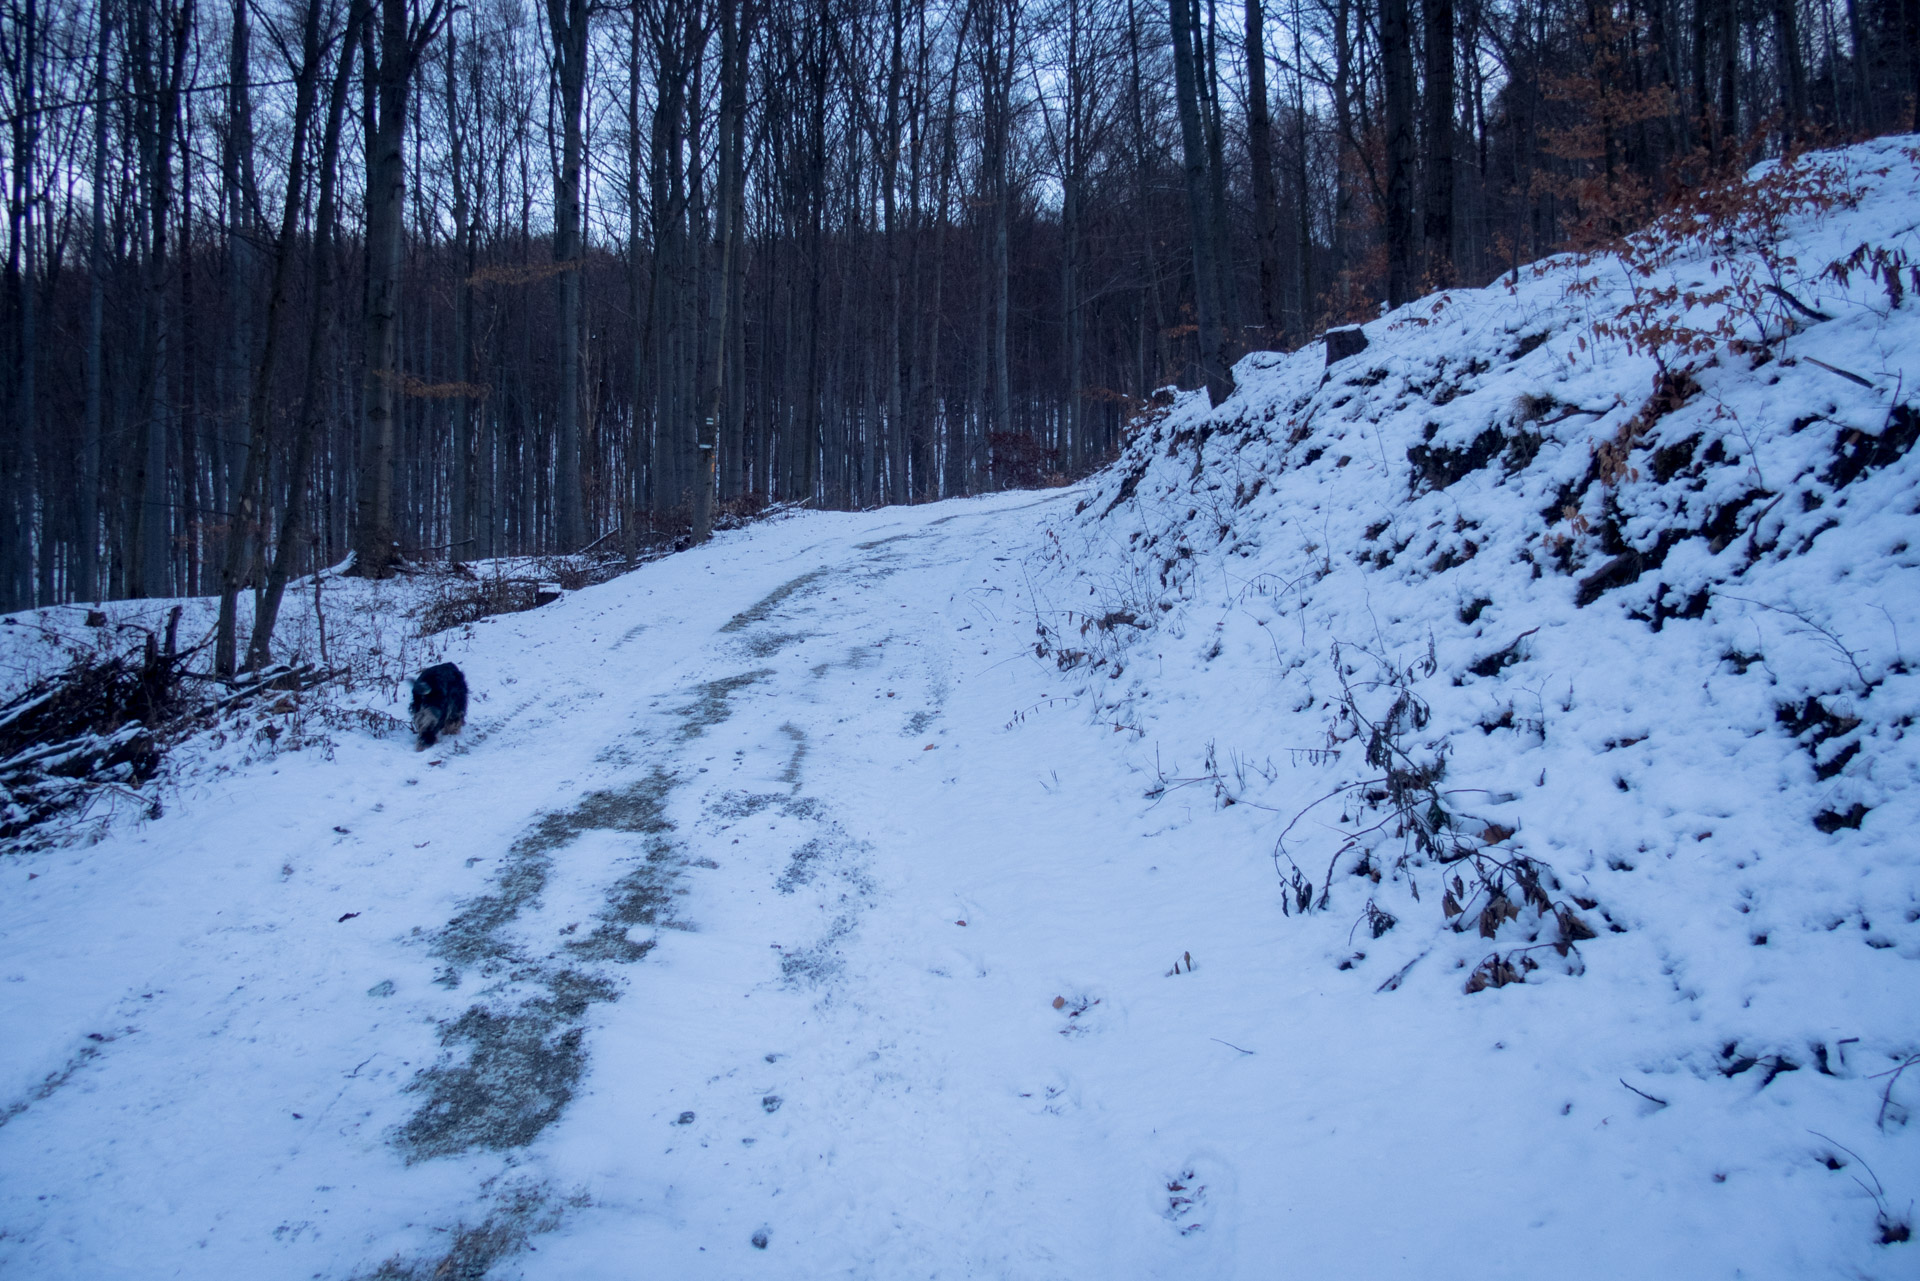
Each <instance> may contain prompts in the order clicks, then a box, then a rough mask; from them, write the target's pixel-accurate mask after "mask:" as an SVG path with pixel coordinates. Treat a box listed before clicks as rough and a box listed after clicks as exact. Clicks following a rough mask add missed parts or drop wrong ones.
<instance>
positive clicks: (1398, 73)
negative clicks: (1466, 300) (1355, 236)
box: [1380, 0, 1414, 307]
mask: <svg viewBox="0 0 1920 1281" xmlns="http://www.w3.org/2000/svg"><path fill="white" fill-rule="evenodd" d="M1380 46H1381V48H1380V56H1381V61H1382V63H1383V67H1382V72H1383V78H1384V80H1385V82H1386V84H1385V88H1386V99H1387V102H1386V108H1387V304H1388V305H1389V306H1392V307H1399V306H1402V305H1404V304H1405V303H1407V302H1408V301H1410V300H1411V299H1412V298H1413V285H1414V277H1413V160H1414V139H1413V107H1414V103H1413V38H1412V33H1411V32H1410V31H1409V30H1408V17H1407V0H1381V7H1380Z"/></svg>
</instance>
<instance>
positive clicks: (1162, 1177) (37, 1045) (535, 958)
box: [0, 492, 1232, 1278]
mask: <svg viewBox="0 0 1920 1281" xmlns="http://www.w3.org/2000/svg"><path fill="white" fill-rule="evenodd" d="M1071 496H1072V495H1071V494H1070V493H1067V492H1063V493H1055V494H1044V495H1034V494H1013V495H1004V496H1000V497H997V498H994V499H990V500H981V501H974V502H967V503H959V504H943V505H940V506H938V507H927V508H919V509H912V510H906V511H891V512H879V513H869V514H865V515H859V516H808V517H805V518H802V519H799V520H794V521H789V522H786V523H783V524H777V525H773V526H768V527H761V528H759V529H756V530H752V531H748V532H745V533H740V534H734V535H728V536H723V537H722V538H721V539H719V540H718V541H717V542H716V543H715V544H714V545H713V546H711V547H708V548H703V549H700V550H697V551H695V552H692V553H688V554H685V555H681V556H677V557H673V558H670V559H669V560H667V561H664V562H660V563H657V564H654V565H651V566H648V567H645V568H644V569H643V570H641V571H640V572H637V573H635V574H632V575H629V576H627V577H625V578H622V579H620V580H618V581H616V582H614V583H611V584H608V585H606V586H604V587H601V588H597V589H591V590H588V591H585V592H582V593H579V594H577V595H575V596H572V597H569V598H568V599H566V600H565V601H563V602H561V603H560V604H558V605H555V606H551V607H548V608H546V609H543V610H540V611H537V612H535V613H532V614H526V615H518V616H511V617H506V618H499V619H493V620H489V621H488V622H487V623H485V624H482V625H480V626H478V627H477V628H475V629H474V633H475V634H474V638H473V640H472V641H471V642H470V644H468V645H467V647H466V648H465V651H464V652H461V650H460V648H459V647H456V649H455V653H454V655H453V656H454V657H455V658H457V659H458V661H460V662H461V663H462V664H463V665H464V666H465V667H466V669H467V671H468V673H469V677H470V679H471V681H472V684H473V686H474V688H475V689H476V691H478V692H479V694H480V698H479V700H478V701H477V702H476V706H475V710H474V716H473V720H472V725H471V727H470V729H469V732H468V734H467V735H466V736H465V742H464V743H462V744H460V746H459V747H457V748H456V749H455V750H454V751H452V752H449V753H429V754H426V755H424V756H416V755H413V754H410V753H407V752H406V751H405V749H404V745H403V744H400V743H398V742H396V741H393V740H386V741H379V740H373V739H368V738H365V737H364V736H359V735H352V734H347V735H342V736H339V737H340V741H339V742H338V744H337V746H336V748H335V750H334V752H333V753H332V757H333V759H331V760H325V759H321V758H320V756H319V754H318V753H314V752H307V753H298V754H289V755H283V756H281V757H280V758H279V759H278V760H277V761H276V762H275V765H274V767H273V769H272V771H271V772H268V771H267V770H266V769H264V768H263V769H261V770H259V771H257V772H256V773H254V774H251V775H240V776H235V777H231V778H228V779H225V780H222V781H220V782H218V783H215V784H205V785H201V786H199V787H197V788H196V790H195V792H194V794H192V795H190V796H187V797H184V798H183V799H182V801H181V802H180V803H179V804H178V805H176V807H175V809H174V812H173V813H172V814H170V815H169V816H168V817H167V818H165V819H163V820H162V821H160V822H158V823H154V824H150V825H147V826H146V827H144V828H140V829H133V830H128V831H126V832H123V833H122V834H121V835H119V836H117V837H115V838H114V839H112V840H110V841H109V842H107V843H104V844H102V845H100V846H96V847H93V848H91V849H87V850H79V851H68V852H64V853H60V854H54V855H48V856H41V857H40V860H39V861H38V862H36V863H35V864H34V866H36V867H39V868H40V869H41V870H40V872H39V873H37V874H36V875H35V878H34V880H33V881H32V882H31V883H29V884H27V885H26V886H25V887H24V894H21V892H20V891H21V888H22V887H20V886H15V887H14V890H13V893H15V894H16V897H14V898H12V899H10V900H9V901H8V902H7V904H6V905H5V907H4V909H3V910H4V913H5V916H4V918H0V926H3V928H4V938H5V941H6V947H7V951H8V954H9V959H8V960H7V961H6V962H5V965H6V972H5V973H4V974H3V975H0V978H4V980H5V982H4V984H0V1002H4V1006H0V1011H3V1012H4V1014H5V1019H6V1022H7V1024H8V1025H9V1026H11V1027H14V1028H16V1029H23V1030H24V1031H25V1032H26V1035H24V1036H22V1037H20V1038H19V1039H18V1040H13V1038H11V1037H10V1038H8V1039H9V1040H12V1046H11V1048H10V1049H8V1050H6V1051H5V1052H4V1055H5V1058H4V1065H5V1068H6V1070H7V1072H8V1076H7V1078H6V1081H7V1085H8V1087H9V1090H10V1094H9V1096H8V1098H9V1103H8V1105H7V1106H6V1110H5V1116H6V1123H5V1124H4V1126H3V1127H0V1170H5V1171H6V1173H5V1174H4V1175H0V1198H3V1199H0V1213H3V1215H4V1217H3V1218H0V1223H3V1224H4V1230H3V1231H0V1270H5V1271H6V1272H8V1274H9V1275H22V1276H29V1275H30V1276H79V1275H86V1276H89V1277H95V1278H103V1277H114V1276H127V1277H136V1276H137V1277H156V1276H174V1275H182V1276H243V1275H250V1276H269V1275H273V1276H309V1275H311V1276H316V1277H336V1276H355V1275H360V1276H365V1275H385V1276H447V1275H459V1276H480V1275H483V1274H485V1273H486V1272H487V1271H488V1270H489V1269H495V1271H494V1274H495V1275H502V1274H511V1273H513V1272H515V1271H518V1272H521V1273H524V1275H527V1276H552V1277H567V1276H595V1275H603V1276H611V1275H649V1276H695V1275H710V1276H735V1275H743V1274H744V1273H745V1271H747V1270H756V1269H757V1270H762V1271H766V1272H768V1274H769V1275H787V1276H801V1275H826V1274H836V1275H837V1274H851V1275H861V1276H874V1277H899V1276H906V1275H980V1276H1000V1275H1007V1276H1013V1275H1019V1276H1041V1275H1051V1274H1058V1275H1063V1276H1065V1275H1089V1273H1088V1271H1087V1269H1088V1268H1089V1267H1102V1268H1104V1264H1113V1265H1115V1266H1119V1267H1120V1268H1121V1270H1122V1271H1129V1272H1137V1270H1138V1265H1141V1264H1143V1263H1145V1262H1147V1260H1148V1258H1149V1257H1159V1256H1162V1255H1164V1259H1163V1262H1164V1263H1165V1265H1166V1267H1167V1268H1168V1269H1169V1270H1170V1271H1173V1272H1178V1271H1180V1270H1182V1269H1184V1268H1190V1267H1192V1266H1195V1265H1198V1264H1200V1263H1201V1259H1202V1257H1204V1256H1205V1255H1206V1254H1208V1253H1210V1252H1211V1251H1212V1250H1215V1249H1219V1248H1224V1246H1225V1237H1226V1233H1225V1232H1224V1231H1223V1230H1222V1229H1223V1227H1224V1225H1223V1224H1222V1223H1220V1222H1217V1221H1216V1222H1211V1223H1205V1224H1201V1228H1202V1229H1204V1230H1205V1232H1206V1233H1207V1235H1208V1239H1207V1241H1206V1242H1205V1243H1204V1248H1203V1241H1202V1240H1201V1234H1200V1232H1199V1231H1196V1230H1195V1224H1196V1223H1199V1221H1200V1218H1203V1217H1208V1216H1207V1215H1206V1214H1203V1213H1202V1210H1210V1209H1211V1207H1210V1206H1209V1204H1208V1202H1209V1199H1212V1200H1213V1201H1218V1200H1219V1199H1221V1198H1223V1197H1224V1196H1225V1195H1226V1194H1227V1186H1228V1185H1229V1184H1230V1183H1231V1181H1232V1180H1231V1174H1230V1172H1229V1171H1228V1170H1227V1169H1226V1168H1225V1167H1224V1166H1223V1167H1222V1168H1221V1169H1219V1170H1217V1171H1214V1172H1212V1173H1208V1172H1207V1171H1206V1170H1204V1169H1202V1170H1201V1171H1200V1173H1199V1174H1195V1173H1194V1172H1193V1170H1194V1166H1195V1163H1196V1162H1198V1163H1199V1164H1200V1165H1201V1166H1205V1164H1206V1162H1207V1159H1208V1158H1207V1157H1206V1155H1205V1154H1204V1153H1198V1154H1196V1153H1193V1152H1189V1151H1187V1150H1185V1149H1181V1148H1178V1147H1177V1146H1176V1147H1170V1148H1169V1149H1168V1152H1167V1154H1166V1156H1165V1158H1164V1160H1162V1161H1160V1162H1159V1165H1164V1167H1165V1168H1164V1169H1163V1168H1159V1167H1158V1166H1155V1167H1154V1168H1142V1167H1140V1166H1139V1165H1138V1164H1137V1162H1135V1160H1134V1159H1133V1154H1134V1153H1135V1152H1136V1151H1137V1150H1139V1149H1140V1148H1141V1146H1142V1144H1145V1146H1146V1147H1147V1148H1149V1149H1151V1148H1152V1147H1153V1146H1154V1143H1153V1141H1152V1135H1151V1134H1150V1133H1145V1132H1143V1133H1137V1134H1136V1133H1127V1134H1124V1135H1119V1134H1115V1133H1113V1132H1112V1130H1113V1127H1114V1126H1116V1125H1118V1126H1121V1127H1122V1128H1123V1129H1125V1128H1128V1127H1133V1126H1136V1125H1138V1124H1139V1123H1140V1118H1139V1117H1138V1116H1137V1115H1135V1112H1136V1111H1137V1110H1136V1109H1132V1108H1129V1109H1127V1110H1126V1115H1125V1117H1124V1119H1122V1118H1121V1117H1109V1116H1107V1115H1105V1108H1106V1106H1107V1100H1105V1099H1103V1098H1102V1097H1101V1095H1100V1092H1099V1091H1098V1090H1095V1089H1092V1088H1091V1087H1090V1086H1089V1083H1088V1080H1087V1077H1086V1067H1087V1064H1088V1061H1089V1052H1088V1050H1087V1043H1088V1042H1089V1041H1091V1040H1097V1039H1099V1038H1102V1037H1111V1036H1113V1035H1115V1034H1116V1032H1118V1031H1120V1030H1121V1029H1123V1028H1124V1026H1125V1022H1126V1017H1127V1016H1126V1010H1125V1008H1124V1006H1125V1003H1124V1002H1123V1001H1120V1000H1116V999H1115V998H1114V997H1113V996H1112V995H1111V994H1103V991H1102V989H1101V988H1100V986H1099V984H1098V981H1097V977H1098V976H1097V973H1096V967H1097V966H1104V965H1106V964H1107V963H1108V962H1109V961H1110V958H1111V955H1112V951H1113V949H1114V948H1116V947H1118V948H1119V949H1120V950H1121V951H1122V952H1126V951H1129V950H1136V949H1137V948H1138V947H1139V946H1140V943H1139V940H1137V939H1134V941H1133V942H1132V943H1131V944H1129V942H1128V940H1129V939H1130V938H1132V937H1133V935H1134V928H1133V926H1134V923H1131V922H1127V921H1123V920H1114V919H1109V918H1110V916H1111V914H1110V913H1103V912H1102V910H1101V909H1100V907H1099V906H1098V904H1099V903H1100V901H1101V899H1100V895H1099V893H1098V889H1099V887H1098V886H1097V884H1094V883H1090V882H1089V880H1088V878H1089V877H1097V876H1099V875H1100V874H1101V863H1102V862H1103V856H1102V855H1100V854H1099V852H1098V851H1099V850H1100V849H1101V848H1102V847H1103V846H1104V847H1105V848H1108V849H1109V850H1110V849H1111V848H1112V846H1113V843H1117V841H1118V840H1119V839H1120V830H1121V829H1123V828H1126V827H1127V818H1126V816H1123V815H1120V814H1114V815H1112V816H1111V817H1110V818H1102V817H1101V816H1100V814H1099V812H1098V811H1099V810H1100V809H1101V808H1102V805H1101V804H1100V802H1101V801H1102V800H1105V799H1106V798H1109V797H1111V796H1113V795H1114V794H1115V792H1114V788H1115V780H1114V778H1113V773H1114V770H1115V766H1114V763H1113V761H1112V760H1111V759H1107V758H1105V757H1103V758H1102V759H1100V760H1097V761H1089V760H1088V759H1087V757H1086V752H1087V751H1088V749H1089V744H1091V745H1092V746H1093V747H1095V748H1100V747H1103V746H1104V741H1103V737H1102V735H1101V734H1100V733H1099V732H1098V731H1096V730H1093V729H1089V728H1088V726H1087V723H1086V722H1087V718H1086V717H1085V715H1084V714H1075V713H1074V712H1073V711H1071V710H1070V709H1065V710H1055V708H1053V707H1048V706H1044V705H1042V706H1040V707H1039V710H1038V711H1036V712H1035V713H1034V714H1033V715H1031V716H1028V717H1020V716H1019V715H1018V714H1019V713H1021V712H1022V711H1023V710H1026V709H1028V708H1031V707H1034V706H1035V705H1037V704H1041V703H1042V700H1045V699H1048V698H1049V697H1052V696H1056V695H1060V694H1063V693H1065V692H1066V691H1064V690H1063V689H1062V687H1061V686H1060V684H1059V681H1058V678H1057V677H1053V676H1050V675H1049V673H1048V672H1047V671H1046V670H1045V669H1043V668H1042V667H1041V666H1040V665H1039V664H1037V663H1036V662H1035V661H1034V660H1033V659H1032V657H1031V652H1032V651H1031V646H1030V638H1031V636H1032V624H1033V612H1032V605H1031V602H1030V601H1029V599H1028V598H1027V594H1026V593H1027V572H1028V568H1029V566H1028V564H1027V561H1028V558H1029V557H1030V556H1031V555H1032V554H1033V553H1034V551H1035V550H1036V547H1035V538H1036V534H1035V530H1036V529H1037V528H1038V526H1039V524H1040V519H1041V517H1042V516H1043V515H1044V514H1047V513H1050V512H1059V511H1061V510H1063V505H1064V504H1065V503H1066V502H1068V501H1070V499H1071ZM1049 713H1051V715H1049ZM1108 737H1111V736H1108ZM1109 755H1110V753H1109ZM1089 789H1090V790H1089ZM1127 790H1129V791H1131V792H1132V794H1133V795H1137V794H1138V790H1137V789H1133V788H1131V785H1130V784H1129V785H1128V788H1127ZM1105 808H1107V809H1109V810H1111V809H1112V808H1113V807H1112V806H1110V805H1109V806H1106V807H1105ZM1127 808H1128V810H1129V811H1132V819H1133V821H1134V823H1135V824H1136V825H1137V820H1138V812H1137V806H1129V807H1127ZM1115 825H1117V826H1115ZM1108 827H1111V828H1112V830H1111V831H1110V832H1109V831H1107V830H1106V828H1108ZM1129 834H1131V833H1129ZM1089 851H1092V854H1091V856H1089V853H1088V852H1089ZM1069 854H1071V855H1072V856H1071V857H1068V855H1069ZM15 866H16V867H19V866H24V865H23V864H16V865H15ZM1155 946H1156V947H1157V949H1158V950H1156V951H1155V952H1154V959H1153V960H1152V961H1150V962H1148V964H1152V965H1158V964H1159V962H1160V960H1161V959H1162V958H1160V956H1159V951H1164V950H1165V948H1166V947H1167V946H1171V944H1170V943H1159V944H1156V945H1155ZM1170 954H1177V949H1176V951H1175V952H1174V953H1170ZM1095 956H1104V957H1105V958H1107V959H1105V960H1102V961H1100V962H1097V963H1096V962H1095V961H1094V959H1093V958H1094V957H1095ZM1056 997H1059V998H1062V1003H1060V1004H1058V1005H1057V1006H1056V1003H1055V1001H1054V999H1053V998H1056ZM1220 1053H1221V1054H1226V1055H1228V1057H1231V1054H1230V1053H1229V1052H1227V1051H1220ZM1109 1066H1110V1068H1111V1069H1112V1070H1114V1071H1117V1073H1118V1077H1119V1081H1120V1082H1121V1083H1122V1084H1124V1085H1125V1087H1126V1088H1127V1089H1128V1090H1132V1091H1136V1092H1138V1091H1144V1092H1145V1093H1146V1094H1149V1095H1151V1094H1152V1093H1154V1092H1155V1091H1156V1090H1157V1089H1158V1087H1155V1086H1152V1085H1151V1084H1149V1083H1145V1082H1142V1081H1139V1080H1131V1081H1130V1080H1129V1079H1128V1078H1130V1077H1133V1076H1134V1075H1136V1072H1137V1069H1135V1068H1134V1067H1131V1066H1129V1065H1127V1064H1125V1063H1124V1062H1122V1063H1119V1064H1117V1065H1115V1064H1111V1063H1110V1065H1109ZM1145 1066H1146V1065H1145V1064H1144V1063H1143V1064H1141V1065H1140V1067H1141V1068H1145ZM1116 1157H1117V1159H1116ZM1183 1180H1184V1182H1183ZM1209 1180H1211V1182H1209ZM1170 1184H1172V1185H1179V1186H1176V1187H1174V1188H1173V1189H1172V1190H1171V1191H1169V1190H1168V1185H1170ZM1203 1184H1205V1185H1206V1187H1205V1189H1204V1190H1203V1187H1202V1185H1203ZM1187 1192H1191V1193H1192V1194H1193V1195H1191V1196H1188V1195H1183V1193H1187ZM1196 1198H1197V1199H1196ZM1183 1234H1184V1235H1183ZM1143 1250H1144V1251H1147V1252H1148V1253H1147V1255H1144V1256H1143V1255H1142V1253H1141V1252H1142V1251H1143ZM1168 1251H1172V1253H1166V1252H1168ZM1102 1261H1104V1264H1103V1262H1102ZM1122 1261H1124V1262H1122ZM1153 1270H1158V1268H1157V1267H1156V1268H1154V1269H1153Z"/></svg>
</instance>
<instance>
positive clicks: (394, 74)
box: [352, 0, 446, 578]
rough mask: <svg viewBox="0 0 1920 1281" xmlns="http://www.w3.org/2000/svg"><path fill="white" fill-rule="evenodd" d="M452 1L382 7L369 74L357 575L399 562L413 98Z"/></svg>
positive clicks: (394, 0) (377, 574)
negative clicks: (402, 338) (397, 489)
mask: <svg viewBox="0 0 1920 1281" xmlns="http://www.w3.org/2000/svg"><path fill="white" fill-rule="evenodd" d="M445 3H446V0H431V7H430V8H429V9H428V11H427V13H426V14H425V16H423V17H421V18H419V19H417V20H414V21H411V22H410V21H409V19H410V17H411V15H410V14H409V12H408V9H409V5H408V0H380V18H381V21H380V31H379V40H378V46H379V48H378V55H377V56H378V64H377V65H371V63H372V59H371V57H370V58H369V63H370V65H369V66H368V69H367V79H368V81H369V82H370V89H371V93H372V97H373V102H372V104H371V106H372V111H371V112H370V114H371V116H372V120H371V122H370V123H371V125H372V128H371V129H370V130H369V132H368V135H367V184H366V246H367V292H366V304H365V308H364V312H363V320H362V326H361V334H362V339H363V342H364V346H365V351H366V356H365V359H366V373H365V377H364V379H363V381H362V383H361V392H360V396H361V419H362V423H361V441H360V475H359V480H358V485H357V492H356V494H355V497H354V513H353V523H354V528H353V535H352V541H353V552H354V563H353V572H354V573H355V574H357V575H359V576H360V577H362V578H385V577H387V576H388V575H389V574H391V573H392V572H393V566H394V563H395V562H396V561H397V560H398V558H399V553H398V548H397V547H396V545H395V541H394V535H395V529H394V511H393V461H394V446H395V443H396V428H397V425H398V424H397V417H398V413H399V406H400V391H401V379H402V373H401V369H400V350H399V348H400V343H399V330H400V250H401V246H402V244H403V241H404V239H405V230H406V229H405V226H404V216H405V212H406V194H407V161H406V130H407V91H408V89H409V88H410V87H411V86H412V83H413V69H414V66H415V64H416V63H417V62H418V61H419V57H420V52H421V50H422V49H424V48H425V47H426V45H427V42H428V41H429V40H431V39H432V38H433V36H434V33H435V32H436V31H437V30H438V28H439V25H440V19H441V15H442V13H443V12H444V7H445Z"/></svg>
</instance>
